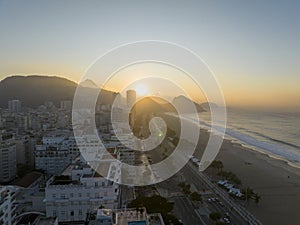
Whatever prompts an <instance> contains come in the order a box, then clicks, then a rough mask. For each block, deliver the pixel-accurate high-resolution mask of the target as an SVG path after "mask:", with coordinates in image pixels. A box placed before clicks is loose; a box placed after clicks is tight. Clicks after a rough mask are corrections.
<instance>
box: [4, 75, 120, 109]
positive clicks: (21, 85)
mask: <svg viewBox="0 0 300 225" xmlns="http://www.w3.org/2000/svg"><path fill="white" fill-rule="evenodd" d="M76 87H77V83H75V82H73V81H70V80H68V79H66V78H62V77H55V76H38V75H36V76H34V75H33V76H11V77H7V78H5V79H4V80H2V81H1V82H0V107H2V108H7V104H8V101H9V100H13V99H19V100H20V101H21V102H22V106H26V107H37V106H39V105H42V104H44V102H45V101H52V102H53V103H54V104H55V105H56V106H59V104H60V101H61V100H73V96H74V93H75V90H76ZM103 92H104V93H105V98H104V99H103V101H102V102H103V103H104V104H108V103H111V102H112V100H113V99H114V96H115V95H116V93H114V92H110V91H106V90H103Z"/></svg>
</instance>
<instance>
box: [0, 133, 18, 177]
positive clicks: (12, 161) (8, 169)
mask: <svg viewBox="0 0 300 225" xmlns="http://www.w3.org/2000/svg"><path fill="white" fill-rule="evenodd" d="M16 167H17V162H16V143H15V138H14V136H13V135H12V134H4V133H3V134H0V183H5V182H9V181H11V180H13V179H14V178H15V177H16Z"/></svg>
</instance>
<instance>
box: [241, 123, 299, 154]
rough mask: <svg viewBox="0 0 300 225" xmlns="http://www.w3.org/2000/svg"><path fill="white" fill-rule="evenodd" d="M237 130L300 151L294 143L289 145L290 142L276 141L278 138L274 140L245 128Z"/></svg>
mask: <svg viewBox="0 0 300 225" xmlns="http://www.w3.org/2000/svg"><path fill="white" fill-rule="evenodd" d="M236 129H238V130H244V131H245V132H247V133H251V134H254V135H256V136H259V137H262V138H265V139H267V140H269V141H273V142H277V143H280V144H283V145H287V146H290V147H293V148H296V149H299V150H300V146H298V145H296V144H293V143H289V142H286V141H282V140H279V139H276V138H272V137H269V136H267V135H264V134H262V133H259V132H256V131H251V130H248V129H245V128H241V127H238V128H236Z"/></svg>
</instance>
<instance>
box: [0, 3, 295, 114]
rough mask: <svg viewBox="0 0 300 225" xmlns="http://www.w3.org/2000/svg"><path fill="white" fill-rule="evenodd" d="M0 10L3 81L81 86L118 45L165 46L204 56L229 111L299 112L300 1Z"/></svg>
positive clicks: (25, 5)
mask: <svg viewBox="0 0 300 225" xmlns="http://www.w3.org/2000/svg"><path fill="white" fill-rule="evenodd" d="M0 6H1V7H0V10H1V14H0V27H1V28H2V30H3V31H5V32H4V33H3V35H2V41H0V47H1V49H2V54H1V56H0V57H1V70H0V79H4V78H5V77H7V76H10V75H19V74H20V75H23V74H26V75H32V74H37V75H56V76H62V77H66V78H68V79H70V80H73V81H76V82H78V81H79V80H80V77H81V76H82V75H83V74H84V71H85V70H86V69H87V67H88V66H89V65H90V64H91V63H92V62H93V60H95V59H96V58H97V57H99V56H100V55H102V54H104V53H105V52H107V51H108V50H110V49H112V48H114V47H116V46H119V45H121V44H125V43H129V42H134V41H140V40H149V39H153V40H163V41H170V42H173V43H177V44H180V45H183V46H186V47H187V48H189V49H191V50H193V51H194V52H195V53H197V54H198V55H199V56H200V57H201V58H202V59H203V60H204V61H205V62H206V63H207V64H208V65H209V67H210V68H211V69H212V71H213V72H214V74H215V76H216V78H217V80H218V81H219V84H220V86H221V89H222V91H223V93H224V97H225V100H226V103H227V104H228V105H229V106H238V107H242V108H247V109H257V110H265V111H267V110H269V111H288V112H299V109H300V105H299V104H300V103H299V101H298V99H299V98H300V93H299V91H298V84H299V82H300V80H299V79H300V76H299V65H298V60H299V52H300V50H299V41H298V40H299V34H300V32H299V29H297V27H298V26H297V25H298V24H297V23H298V22H297V21H299V13H297V10H298V8H299V2H298V1H290V2H289V4H286V3H285V2H283V1H274V2H272V4H270V3H267V2H260V1H255V2H253V3H251V4H250V3H243V4H241V3H239V2H236V1H229V2H228V1H227V2H226V3H225V2H218V3H216V2H209V3H207V2H205V4H204V2H201V1H200V2H193V1H192V2H189V3H187V4H183V3H180V2H172V3H171V2H165V3H159V2H156V3H155V4H153V5H151V4H149V3H147V2H131V3H130V4H128V3H126V4H125V3H122V2H119V3H118V4H117V3H100V2H96V1H91V2H90V4H83V3H81V2H73V3H72V4H68V3H67V2H60V3H58V4H53V3H51V2H43V3H41V2H33V1H26V3H25V2H21V3H20V2H18V4H16V2H13V1H12V2H8V1H1V2H0ZM17 6H18V7H17ZM20 6H21V7H20ZM64 8H68V10H67V11H65V10H64ZM146 9H147V10H146ZM151 9H152V10H151ZM154 9H155V16H154V14H152V11H153V10H154ZM142 12H143V13H142ZM168 14H169V15H170V17H168V16H166V15H168ZM53 15H55V16H53ZM78 15H81V16H78ZM116 15H124V17H122V18H123V19H122V20H121V19H120V17H116ZM170 18H172V20H170ZM78 28H80V29H81V32H80V33H78ZM21 37H22V38H21ZM119 37H122V39H120V38H119ZM154 69H155V68H154ZM146 72H147V71H146Z"/></svg>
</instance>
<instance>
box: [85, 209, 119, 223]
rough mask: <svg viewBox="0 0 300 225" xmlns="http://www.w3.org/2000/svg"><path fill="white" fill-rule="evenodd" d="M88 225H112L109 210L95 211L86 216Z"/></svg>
mask: <svg viewBox="0 0 300 225" xmlns="http://www.w3.org/2000/svg"><path fill="white" fill-rule="evenodd" d="M87 222H88V225H114V223H113V211H112V210H111V209H97V210H95V211H93V212H91V213H89V214H88V218H87Z"/></svg>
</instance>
